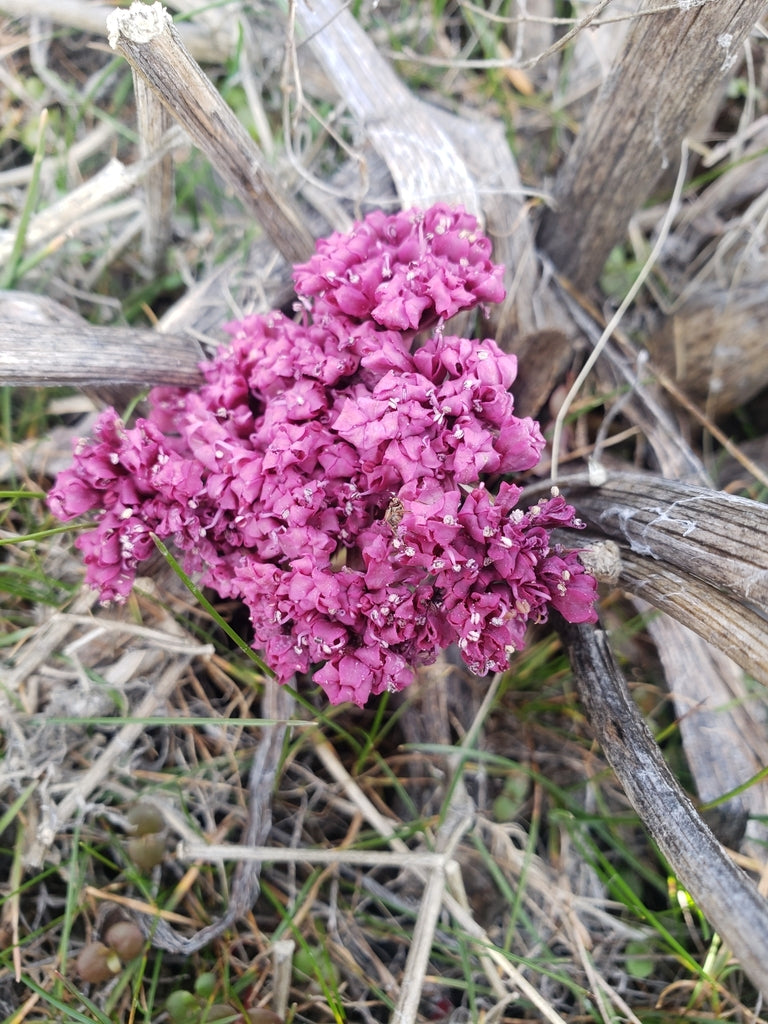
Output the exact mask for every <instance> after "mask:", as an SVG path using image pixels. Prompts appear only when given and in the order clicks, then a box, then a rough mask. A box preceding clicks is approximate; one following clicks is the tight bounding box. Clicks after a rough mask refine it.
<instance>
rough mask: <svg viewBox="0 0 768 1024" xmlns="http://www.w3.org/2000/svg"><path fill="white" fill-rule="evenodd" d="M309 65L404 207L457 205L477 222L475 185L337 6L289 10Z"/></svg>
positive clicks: (423, 110) (432, 121)
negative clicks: (385, 171)
mask: <svg viewBox="0 0 768 1024" xmlns="http://www.w3.org/2000/svg"><path fill="white" fill-rule="evenodd" d="M296 15H297V18H298V20H299V23H300V25H301V27H302V29H303V31H304V33H305V35H306V36H307V45H309V46H311V47H312V50H313V52H314V54H315V56H316V58H317V59H318V60H319V61H320V63H321V64H322V65H323V67H324V68H325V70H326V73H327V75H328V77H329V78H330V79H331V81H332V82H333V84H334V87H335V89H336V91H337V92H338V94H339V96H341V97H342V98H343V99H344V100H345V102H346V103H348V104H349V106H350V108H351V110H352V111H353V113H354V114H355V116H356V117H357V118H358V120H359V121H360V122H361V124H362V125H363V127H364V129H365V132H366V134H367V135H368V137H369V138H370V140H371V142H372V143H373V145H374V147H375V148H376V150H377V151H378V152H379V153H380V154H381V156H382V158H383V159H384V160H385V161H386V163H387V167H388V168H389V172H390V174H391V175H392V179H393V181H394V182H395V187H396V189H397V193H398V196H399V198H400V202H401V203H402V205H403V206H404V207H408V206H413V205H416V206H430V205H432V203H435V202H437V201H443V202H449V203H461V204H462V205H463V206H464V207H466V209H467V210H469V211H470V212H472V213H474V214H476V215H480V212H481V211H480V203H479V200H478V196H477V190H476V187H475V183H474V182H473V180H472V178H471V177H470V175H469V173H468V172H467V169H466V167H465V165H464V161H463V160H462V159H461V158H460V156H459V154H458V152H457V151H456V149H455V148H454V146H453V143H452V142H451V140H450V139H449V137H448V136H447V135H446V133H445V132H444V131H443V130H442V128H441V127H440V125H439V124H438V123H437V120H436V118H435V116H434V114H433V112H432V111H431V110H430V108H429V107H428V106H427V105H426V104H425V103H421V102H419V101H418V100H416V99H415V98H414V97H413V95H412V94H411V93H410V91H409V90H408V89H407V88H406V86H405V85H404V84H403V83H402V81H401V80H400V79H399V78H398V77H397V75H396V74H395V72H394V71H393V69H392V67H391V66H390V65H389V64H388V62H387V61H386V60H384V58H383V57H382V56H381V54H380V53H379V52H378V50H377V49H376V47H375V46H374V44H373V43H372V42H371V40H370V39H369V38H368V36H367V35H366V33H365V32H364V31H363V29H362V28H361V27H360V25H359V24H358V23H357V21H356V20H355V18H354V17H353V16H352V14H351V12H350V11H349V10H346V9H345V5H343V4H341V3H339V2H338V0H312V3H300V4H298V6H297V9H296Z"/></svg>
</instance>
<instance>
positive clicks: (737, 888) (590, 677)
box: [558, 620, 768, 997]
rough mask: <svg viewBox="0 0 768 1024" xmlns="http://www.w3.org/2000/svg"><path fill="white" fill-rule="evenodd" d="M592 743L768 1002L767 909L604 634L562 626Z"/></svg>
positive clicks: (707, 915) (561, 624)
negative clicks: (635, 696)
mask: <svg viewBox="0 0 768 1024" xmlns="http://www.w3.org/2000/svg"><path fill="white" fill-rule="evenodd" d="M558 630H559V632H560V635H561V637H562V639H563V642H564V644H565V646H566V647H567V649H568V654H569V656H570V659H571V664H572V666H573V670H574V673H575V675H576V681H577V685H578V689H579V695H580V697H581V701H582V703H583V705H584V709H585V712H586V715H587V718H588V720H589V722H590V724H591V726H592V729H593V732H594V734H595V737H596V739H597V740H598V742H599V743H600V745H601V747H602V748H603V751H604V753H605V756H606V758H607V759H608V761H609V763H610V764H611V767H612V768H613V770H614V772H615V773H616V775H617V777H618V779H619V781H620V782H621V784H622V786H623V788H624V791H625V792H626V794H627V796H628V798H629V800H630V802H631V804H632V806H633V807H634V808H635V810H636V811H637V813H638V814H639V816H640V818H641V819H642V821H643V822H644V824H645V826H646V828H647V829H648V831H649V832H650V834H651V837H652V838H653V840H654V842H655V843H656V844H657V846H658V847H659V850H660V851H661V853H662V854H663V856H664V857H665V858H666V859H667V861H668V862H669V865H670V867H671V868H672V870H673V871H674V872H675V874H676V875H677V877H678V878H679V879H680V881H681V883H682V884H683V886H684V887H685V888H686V889H687V890H688V892H690V894H691V896H692V897H693V899H694V901H695V902H696V904H697V906H698V907H699V908H700V909H701V911H702V913H703V914H704V915H705V916H706V917H707V919H708V920H709V922H710V923H711V924H712V926H713V927H714V928H715V929H716V930H717V931H718V932H719V934H720V935H721V936H722V938H723V941H724V942H725V944H726V945H727V946H728V947H729V948H730V949H731V950H732V952H733V953H734V955H735V956H736V957H737V958H738V960H739V961H740V963H741V966H742V967H743V969H744V971H745V972H746V974H747V975H748V976H749V978H750V979H751V981H752V983H753V984H754V985H755V987H756V988H757V989H758V990H759V991H760V992H761V993H762V994H763V996H764V997H768V981H767V980H766V975H765V964H766V962H768V959H767V958H768V904H766V901H765V900H764V899H763V897H762V896H761V895H760V894H759V893H758V891H757V888H756V887H755V885H754V884H753V883H752V882H751V880H750V879H749V878H748V877H747V876H746V875H745V874H744V873H743V872H742V871H741V870H740V869H739V868H737V867H736V865H735V864H734V863H733V861H732V860H731V859H730V858H729V857H728V855H727V854H726V852H725V850H724V849H723V847H722V846H721V845H720V843H718V841H717V840H716V839H715V837H714V836H713V834H712V832H711V831H710V830H709V829H708V828H707V826H706V825H705V824H704V822H703V821H702V820H701V818H700V817H699V815H698V814H697V813H696V810H695V808H694V807H693V804H692V803H691V801H690V800H689V799H688V797H687V796H686V794H685V793H684V792H683V791H682V789H681V788H680V786H679V785H678V783H677V782H676V780H675V779H674V777H673V776H672V774H671V772H670V771H669V768H668V767H667V765H666V763H665V761H664V759H663V757H662V755H661V751H660V750H659V748H658V746H657V745H656V743H655V742H654V740H653V737H652V736H651V734H650V732H649V731H648V729H647V727H646V725H645V723H644V722H643V719H642V718H641V716H640V714H639V712H638V710H637V708H636V707H635V705H634V704H633V702H632V700H631V699H630V696H629V693H628V691H627V687H626V682H625V681H624V678H623V677H622V675H621V672H620V671H619V669H618V667H617V665H616V662H615V660H614V658H613V654H612V652H611V648H610V644H609V643H608V638H607V636H606V634H605V633H604V632H603V631H602V630H599V629H595V628H594V627H593V626H589V625H583V624H582V625H573V624H571V623H566V622H564V621H562V620H560V621H559V625H558Z"/></svg>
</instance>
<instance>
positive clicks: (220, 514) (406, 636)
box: [49, 205, 596, 705]
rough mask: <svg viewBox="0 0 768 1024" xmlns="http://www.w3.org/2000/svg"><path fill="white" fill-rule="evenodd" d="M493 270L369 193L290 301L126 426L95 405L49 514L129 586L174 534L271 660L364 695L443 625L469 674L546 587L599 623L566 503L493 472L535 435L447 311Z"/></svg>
mask: <svg viewBox="0 0 768 1024" xmlns="http://www.w3.org/2000/svg"><path fill="white" fill-rule="evenodd" d="M501 275H502V268H501V267H498V266H495V265H494V264H493V263H491V261H490V242H489V241H488V239H486V238H484V237H483V236H482V235H481V234H480V233H479V231H478V226H477V222H476V221H475V219H474V218H473V217H472V216H470V215H469V214H467V213H466V212H464V211H463V210H461V209H452V208H449V207H447V206H444V205H438V206H434V207H432V208H431V209H429V210H426V211H417V210H411V211H408V212H403V213H398V214H395V215H392V216H388V215H385V214H383V213H380V212H377V213H373V214H371V215H370V216H368V217H367V218H366V219H365V220H364V221H363V222H362V223H359V224H356V225H355V226H354V228H353V229H352V231H351V232H350V233H349V234H346V235H341V234H335V235H332V236H331V237H330V238H327V239H323V240H321V241H320V242H318V245H317V252H316V253H315V255H314V256H313V257H312V258H311V259H310V260H309V261H308V262H307V263H305V264H303V265H301V266H297V267H296V268H295V270H294V277H295V281H296V290H297V293H298V295H299V297H300V304H301V306H302V308H303V318H302V320H301V321H300V322H294V321H292V320H290V319H288V318H287V317H285V316H284V315H283V314H282V313H278V312H273V313H269V314H267V315H266V316H251V317H248V318H246V319H245V320H243V321H240V322H238V323H234V324H230V325H229V326H228V329H229V331H230V333H231V334H232V341H231V343H230V344H229V345H227V346H225V347H223V348H222V349H221V350H220V352H219V354H218V355H217V356H216V358H215V359H214V360H213V361H211V362H210V363H206V364H204V366H203V367H202V369H203V373H204V376H205V383H204V384H203V385H202V386H201V387H200V388H199V389H198V390H196V391H181V390H178V389H172V388H156V389H154V391H152V392H151V394H150V404H151V412H150V415H149V417H148V418H146V419H139V420H138V421H137V422H136V424H135V426H133V427H126V426H124V425H123V424H122V423H121V421H120V420H119V418H118V417H117V414H116V413H115V412H114V410H112V409H108V410H107V411H106V412H104V413H102V414H101V416H100V417H99V419H98V421H97V423H96V426H95V428H94V433H93V437H92V439H90V440H86V441H81V442H80V443H79V444H78V446H77V447H76V450H75V457H74V463H73V465H72V466H71V467H70V468H69V469H67V470H65V471H64V472H63V473H61V474H60V475H59V477H58V479H57V481H56V484H55V486H54V488H53V489H52V491H51V493H50V495H49V503H50V507H51V509H52V511H53V512H54V514H55V515H56V516H58V517H59V518H60V519H63V520H66V519H71V518H74V517H76V516H80V515H83V514H86V513H89V514H90V515H91V516H92V518H93V519H94V521H95V529H94V530H92V531H89V532H87V533H83V534H81V535H80V537H79V538H78V540H77V545H78V547H79V548H80V549H81V550H82V551H83V553H84V557H85V564H86V578H87V580H88V582H89V583H90V584H91V585H92V586H94V587H96V588H97V589H98V590H99V593H100V596H101V599H102V600H103V601H120V600H124V599H125V597H126V596H127V595H128V593H129V592H130V589H131V586H132V585H133V581H134V579H135V575H136V571H137V568H138V566H139V564H140V562H141V561H142V560H144V559H145V558H147V556H148V555H149V554H150V553H151V551H152V534H155V535H157V536H158V537H160V538H163V539H171V540H172V541H173V543H174V544H175V545H176V547H177V548H178V549H179V550H180V551H182V552H183V553H184V559H185V569H186V570H187V571H188V572H195V573H199V574H200V583H201V585H204V586H210V587H212V588H213V589H214V590H215V591H216V592H217V593H218V594H219V595H220V596H221V597H226V598H238V599H240V600H242V601H243V602H244V603H245V604H246V606H247V607H248V610H249V613H250V616H251V621H252V623H253V628H254V634H255V639H254V647H257V648H259V649H262V650H263V651H264V654H265V657H266V660H267V662H268V663H269V664H270V665H271V666H272V668H273V669H274V670H275V673H276V674H277V677H278V678H279V679H280V680H281V681H282V682H285V681H287V680H288V679H290V678H291V676H293V675H294V673H297V672H298V673H307V672H309V671H310V669H311V668H312V667H313V666H314V667H315V671H314V675H313V678H314V680H315V681H316V682H317V683H319V684H320V685H321V686H322V687H323V688H324V689H325V691H326V693H327V694H328V697H329V698H330V700H331V701H332V702H334V703H339V702H341V701H354V702H355V703H357V704H359V705H362V704H364V703H365V701H366V700H367V699H368V697H369V696H371V695H372V694H378V693H381V692H382V691H383V690H386V689H390V690H400V689H402V688H403V687H405V686H407V685H408V684H409V683H410V682H411V681H412V679H413V674H414V670H415V668H416V667H418V666H419V665H425V664H429V663H431V662H432V661H434V660H435V658H436V657H437V655H438V653H439V652H440V651H441V650H442V649H444V648H445V647H447V646H448V645H450V644H452V643H455V644H457V646H458V648H459V650H460V651H461V654H462V656H463V658H464V660H465V661H466V662H467V664H468V665H469V667H470V668H471V669H472V671H474V672H476V673H478V674H480V675H483V674H485V673H486V672H489V671H500V670H503V669H504V668H505V667H506V665H507V662H508V658H509V654H510V653H511V652H512V651H514V650H519V649H520V648H521V647H522V646H523V644H524V640H525V631H526V626H527V624H528V623H530V622H544V621H546V619H547V616H548V614H549V610H550V608H556V609H557V610H558V611H559V612H560V613H561V614H562V615H563V616H564V617H565V618H566V619H568V620H569V621H571V622H584V621H594V620H595V618H596V615H595V611H594V600H595V594H596V584H595V580H594V579H593V578H592V577H591V576H590V575H589V574H587V573H586V572H585V571H584V569H583V567H582V565H581V563H580V562H579V560H578V559H577V557H576V554H575V552H573V551H563V550H561V549H559V548H557V547H555V546H554V545H553V544H552V542H551V540H550V531H551V530H552V529H553V528H555V527H560V528H562V527H578V526H579V525H580V524H579V523H578V521H577V519H576V518H575V513H574V510H573V508H572V507H571V506H569V505H568V504H566V502H565V501H564V499H563V498H562V497H561V496H560V495H559V494H557V493H556V492H553V494H552V496H551V497H550V498H548V499H545V500H542V501H541V502H539V503H538V504H537V505H535V506H533V507H532V508H528V509H521V508H518V506H517V502H518V499H519V497H520V493H521V490H520V488H519V487H517V486H516V485H514V484H512V483H509V482H507V481H506V480H504V479H503V478H504V477H505V476H507V475H508V474H513V473H516V472H521V471H524V470H528V469H531V468H532V467H533V466H535V465H536V463H537V462H538V461H539V458H540V455H541V452H542V449H543V447H544V439H543V437H542V435H541V432H540V430H539V427H538V424H537V423H536V422H535V421H534V420H531V419H528V418H519V417H516V416H515V415H514V405H513V399H512V396H511V394H510V392H509V388H510V386H511V385H512V383H513V381H514V379H515V376H516V373H517V361H516V359H515V357H514V356H513V355H508V354H506V353H504V352H502V351H501V349H499V348H498V346H497V345H496V343H495V342H494V341H492V340H490V339H485V340H482V341H473V340H469V339H467V338H460V337H453V336H449V335H445V334H444V331H443V323H444V321H445V320H446V319H447V318H449V317H451V316H453V315H454V314H455V313H457V312H459V311H460V310H469V309H472V308H474V307H476V306H477V305H479V304H481V303H485V302H498V301H500V300H501V298H503V294H504V292H503V288H502V285H501ZM425 334H426V335H427V337H426V340H425V341H424V342H423V344H418V341H417V337H418V338H419V339H420V338H423V337H424V336H425Z"/></svg>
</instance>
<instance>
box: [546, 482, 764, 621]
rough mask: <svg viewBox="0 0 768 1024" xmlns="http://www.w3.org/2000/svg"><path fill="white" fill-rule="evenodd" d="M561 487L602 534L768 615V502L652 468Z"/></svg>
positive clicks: (566, 483)
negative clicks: (664, 475)
mask: <svg viewBox="0 0 768 1024" xmlns="http://www.w3.org/2000/svg"><path fill="white" fill-rule="evenodd" d="M560 487H561V490H562V491H563V493H564V494H565V495H566V496H567V498H568V500H569V501H571V502H572V503H573V504H574V505H575V506H576V508H577V510H578V514H579V516H580V517H581V518H582V519H584V520H586V522H587V523H588V524H589V525H591V526H593V527H595V528H596V529H597V530H598V531H599V532H600V534H602V535H603V536H606V537H610V538H611V539H613V540H616V541H618V542H619V543H620V544H624V545H626V547H628V548H629V550H630V551H631V552H633V553H634V554H635V555H637V556H639V557H642V558H644V559H646V560H649V559H650V560H652V561H655V562H659V563H662V564H663V565H664V566H667V567H669V568H672V569H674V570H676V571H677V572H679V573H681V574H684V575H686V576H689V577H695V578H698V579H700V580H702V581H703V582H705V583H707V584H708V585H709V586H711V587H715V588H716V589H717V590H719V591H721V592H722V593H723V594H725V595H728V596H730V597H731V598H732V599H734V600H736V601H740V602H742V603H744V604H749V605H752V606H754V607H756V608H758V609H760V610H761V614H763V615H768V506H766V505H763V504H762V503H760V502H757V501H751V500H750V499H749V498H742V497H739V496H737V495H734V494H727V493H725V492H724V491H715V490H713V489H709V488H706V487H695V486H692V485H690V484H684V483H680V482H679V481H676V480H665V479H663V478H662V477H657V476H654V475H653V474H651V473H647V474H646V473H615V474H611V475H610V476H609V478H608V479H607V480H606V481H605V483H603V484H602V485H600V486H590V485H589V483H588V482H586V481H583V479H582V480H578V481H575V480H574V481H570V482H569V481H567V480H563V481H561V484H560Z"/></svg>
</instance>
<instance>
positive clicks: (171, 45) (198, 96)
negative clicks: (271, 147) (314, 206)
mask: <svg viewBox="0 0 768 1024" xmlns="http://www.w3.org/2000/svg"><path fill="white" fill-rule="evenodd" d="M107 29H108V33H109V44H110V46H111V47H112V48H113V49H114V50H117V51H118V52H119V53H121V54H122V55H123V56H124V57H125V59H126V60H127V61H128V63H129V64H130V65H131V67H132V68H133V70H134V71H135V72H136V73H137V74H139V75H140V76H141V77H142V78H143V79H144V80H145V81H146V82H147V83H148V84H149V86H150V87H151V88H152V89H153V90H154V92H155V93H156V94H157V95H158V96H159V98H160V99H161V101H162V102H163V103H164V104H165V106H166V107H167V108H168V110H169V111H170V112H171V114H173V116H174V117H175V118H176V119H177V120H178V121H179V122H180V123H181V124H182V125H183V126H184V128H186V130H187V131H188V132H189V134H190V135H191V136H192V138H193V139H194V140H195V142H196V143H197V145H198V146H199V147H200V149H201V150H202V151H203V152H204V153H205V154H206V155H207V156H208V158H209V159H210V161H211V163H212V164H213V166H214V167H215V168H216V170H217V171H218V172H219V173H220V174H221V175H222V176H223V177H224V178H225V180H226V181H227V183H228V184H230V185H231V186H232V188H233V189H235V191H237V193H238V194H239V195H240V197H241V198H242V200H243V201H244V202H245V203H246V205H247V206H248V207H249V208H250V209H251V210H252V211H253V213H254V215H255V216H256V217H257V219H258V220H259V222H260V223H261V224H262V225H263V227H264V230H265V231H266V233H267V234H268V235H269V237H270V238H271V239H272V241H273V243H274V245H275V248H276V249H277V250H278V252H280V253H282V255H283V256H284V257H285V258H286V260H288V261H289V262H291V263H298V262H300V261H301V260H304V259H308V258H309V256H310V255H311V253H312V250H313V249H314V240H313V238H312V235H311V233H310V232H309V231H308V230H307V228H306V227H305V225H304V223H303V221H302V217H301V215H300V213H299V212H298V210H297V209H296V207H295V206H294V204H293V202H292V201H291V200H290V198H289V197H288V195H287V194H286V192H285V190H284V189H283V188H282V187H281V186H280V185H279V184H278V183H277V181H276V180H275V178H274V177H273V175H272V174H271V172H270V171H269V170H268V169H267V167H266V161H265V159H264V156H263V154H262V153H261V151H260V150H259V148H258V146H257V145H256V144H255V143H254V141H253V140H252V139H251V137H250V135H249V134H248V132H247V131H246V130H245V128H244V127H243V126H242V125H241V124H240V122H239V121H238V120H237V118H236V117H235V115H234V113H233V112H232V110H230V108H229V107H228V106H227V104H226V103H225V102H224V100H223V99H222V98H221V96H220V95H219V93H218V92H217V91H216V89H215V88H214V86H213V85H212V83H211V82H210V80H209V79H208V77H207V76H206V75H205V73H204V72H203V70H202V69H201V68H200V66H199V65H198V64H197V63H196V62H195V61H194V59H193V58H192V57H191V55H190V54H189V52H188V51H187V50H186V48H185V47H184V45H183V43H182V42H181V38H180V36H179V34H178V32H177V31H176V28H175V27H174V25H173V22H172V21H171V17H170V15H169V14H168V12H167V11H166V10H165V8H164V7H163V6H162V4H160V3H154V4H152V5H151V6H150V5H148V4H144V3H134V4H132V5H131V7H130V8H129V9H128V10H127V11H126V10H119V9H118V10H114V11H113V12H112V13H111V14H110V16H109V18H108V19H107Z"/></svg>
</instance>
